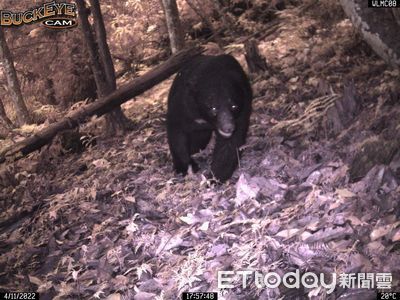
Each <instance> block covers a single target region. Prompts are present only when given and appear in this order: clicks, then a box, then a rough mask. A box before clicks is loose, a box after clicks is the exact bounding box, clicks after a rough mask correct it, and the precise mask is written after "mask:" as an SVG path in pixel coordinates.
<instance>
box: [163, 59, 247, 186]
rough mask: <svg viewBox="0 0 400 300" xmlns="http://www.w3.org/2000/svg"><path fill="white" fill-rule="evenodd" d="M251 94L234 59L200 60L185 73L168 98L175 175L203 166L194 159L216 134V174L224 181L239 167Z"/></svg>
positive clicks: (213, 168) (169, 133) (191, 63)
mask: <svg viewBox="0 0 400 300" xmlns="http://www.w3.org/2000/svg"><path fill="white" fill-rule="evenodd" d="M251 101H252V91H251V86H250V83H249V80H248V78H247V76H246V74H245V73H244V71H243V69H242V68H241V66H240V64H239V63H238V62H237V61H236V60H235V59H234V58H233V57H232V56H230V55H219V56H205V55H202V56H199V57H198V58H196V59H194V60H193V61H191V62H190V63H189V64H188V65H186V66H185V67H183V68H182V70H181V71H180V72H179V73H178V74H177V76H176V77H175V80H174V82H173V84H172V87H171V90H170V92H169V96H168V113H167V134H168V143H169V147H170V150H171V155H172V159H173V163H174V167H175V170H176V171H177V172H178V173H183V174H186V173H187V170H188V167H189V165H191V166H192V169H193V171H197V170H198V167H197V164H196V163H195V162H194V160H193V159H192V158H191V155H192V154H195V153H197V152H199V151H200V150H202V149H204V148H205V147H206V146H207V144H208V143H209V141H210V138H211V135H212V132H213V131H214V132H215V133H216V145H215V148H214V152H213V161H212V164H211V170H212V172H213V174H214V176H215V177H216V178H217V179H218V180H220V181H225V180H227V179H229V178H230V177H231V176H232V173H233V172H234V171H235V169H236V167H237V165H238V159H239V155H238V153H239V151H238V148H239V147H240V146H241V145H243V144H244V143H245V141H246V135H247V130H248V127H249V119H250V114H251Z"/></svg>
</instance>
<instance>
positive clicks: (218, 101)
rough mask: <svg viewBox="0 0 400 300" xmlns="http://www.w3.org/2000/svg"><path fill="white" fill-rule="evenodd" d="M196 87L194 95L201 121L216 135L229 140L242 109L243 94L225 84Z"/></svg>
mask: <svg viewBox="0 0 400 300" xmlns="http://www.w3.org/2000/svg"><path fill="white" fill-rule="evenodd" d="M201 86H202V85H200V86H198V87H197V89H196V92H195V93H194V99H195V102H196V103H197V106H198V109H199V113H200V116H201V119H203V120H204V121H206V122H207V123H208V124H210V125H211V126H212V127H213V129H214V130H215V131H216V132H218V134H219V135H220V136H222V137H224V138H230V137H231V136H232V134H233V132H234V131H235V127H236V119H237V118H238V116H239V115H240V112H241V111H242V109H243V100H242V99H243V95H242V94H243V93H242V92H241V91H240V90H239V89H238V88H236V87H234V86H232V85H230V84H229V83H227V82H224V83H220V84H218V83H210V84H208V87H203V88H202V87H201Z"/></svg>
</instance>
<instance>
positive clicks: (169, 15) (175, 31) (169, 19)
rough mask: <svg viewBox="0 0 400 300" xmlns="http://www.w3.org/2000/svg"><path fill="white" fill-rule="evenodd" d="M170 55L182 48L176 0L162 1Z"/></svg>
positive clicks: (181, 33) (182, 41)
mask: <svg viewBox="0 0 400 300" xmlns="http://www.w3.org/2000/svg"><path fill="white" fill-rule="evenodd" d="M161 2H162V6H163V8H164V14H165V20H166V23H167V28H168V35H169V42H170V45H171V51H172V53H176V52H178V51H179V50H181V49H182V48H183V47H184V39H183V31H182V26H181V21H180V19H179V11H178V6H177V5H176V0H162V1H161Z"/></svg>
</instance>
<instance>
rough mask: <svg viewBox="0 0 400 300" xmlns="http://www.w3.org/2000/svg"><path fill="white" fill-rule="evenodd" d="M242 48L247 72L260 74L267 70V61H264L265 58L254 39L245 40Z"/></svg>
mask: <svg viewBox="0 0 400 300" xmlns="http://www.w3.org/2000/svg"><path fill="white" fill-rule="evenodd" d="M244 49H245V51H246V53H245V58H246V62H247V66H248V67H249V73H251V74H262V73H264V72H265V71H267V63H266V62H265V58H264V57H262V56H261V55H260V51H259V50H258V45H257V42H256V40H255V39H250V40H249V41H247V42H246V43H245V44H244Z"/></svg>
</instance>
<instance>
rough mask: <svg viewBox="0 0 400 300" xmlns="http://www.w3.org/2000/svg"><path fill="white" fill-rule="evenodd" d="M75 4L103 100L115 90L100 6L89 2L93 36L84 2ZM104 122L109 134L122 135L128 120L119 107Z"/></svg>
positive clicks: (95, 0)
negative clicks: (92, 21)
mask: <svg viewBox="0 0 400 300" xmlns="http://www.w3.org/2000/svg"><path fill="white" fill-rule="evenodd" d="M76 4H77V7H78V11H79V20H80V24H81V28H82V33H83V35H84V38H85V41H86V46H87V48H88V51H89V56H90V60H91V67H92V70H93V75H94V79H95V82H96V86H97V96H98V97H99V98H104V97H105V96H107V95H109V94H110V93H112V92H113V91H114V90H115V89H116V79H115V69H114V64H113V61H112V58H111V54H110V49H109V47H108V44H107V34H106V30H105V27H104V22H103V16H102V14H101V9H100V4H99V1H97V0H90V4H91V11H92V14H93V20H94V24H93V28H94V31H95V33H96V35H95V36H94V35H93V32H92V27H91V25H90V23H89V20H88V9H87V8H86V5H85V1H84V0H77V1H76ZM106 120H107V131H108V133H109V134H115V133H123V132H124V131H125V129H126V128H127V127H128V126H129V119H128V118H127V117H126V116H125V115H124V114H123V112H122V110H121V107H117V108H115V109H114V110H113V111H112V112H110V113H109V114H107V115H106Z"/></svg>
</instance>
